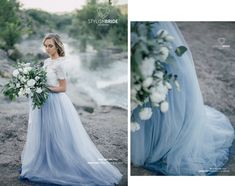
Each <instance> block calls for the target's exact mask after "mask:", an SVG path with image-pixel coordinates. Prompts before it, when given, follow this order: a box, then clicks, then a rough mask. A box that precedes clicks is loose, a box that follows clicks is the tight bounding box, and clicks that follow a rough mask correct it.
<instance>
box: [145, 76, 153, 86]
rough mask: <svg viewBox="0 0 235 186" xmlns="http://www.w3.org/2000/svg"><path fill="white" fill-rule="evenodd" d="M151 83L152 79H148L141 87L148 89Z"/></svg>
mask: <svg viewBox="0 0 235 186" xmlns="http://www.w3.org/2000/svg"><path fill="white" fill-rule="evenodd" d="M152 83H153V78H152V77H148V78H147V79H145V80H144V82H143V87H144V88H148V87H149V86H150V85H152Z"/></svg>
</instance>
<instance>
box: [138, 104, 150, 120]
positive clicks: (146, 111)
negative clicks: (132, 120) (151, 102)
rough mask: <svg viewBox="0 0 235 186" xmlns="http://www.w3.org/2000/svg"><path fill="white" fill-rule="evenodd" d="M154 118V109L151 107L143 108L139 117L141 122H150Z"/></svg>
mask: <svg viewBox="0 0 235 186" xmlns="http://www.w3.org/2000/svg"><path fill="white" fill-rule="evenodd" d="M151 116H152V109H151V108H150V107H145V108H142V109H141V110H140V112H139V117H140V119H141V120H148V119H150V118H151Z"/></svg>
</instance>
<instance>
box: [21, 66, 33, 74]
mask: <svg viewBox="0 0 235 186" xmlns="http://www.w3.org/2000/svg"><path fill="white" fill-rule="evenodd" d="M30 70H32V68H31V67H25V68H24V69H23V72H24V74H27V73H28V72H29V71H30Z"/></svg>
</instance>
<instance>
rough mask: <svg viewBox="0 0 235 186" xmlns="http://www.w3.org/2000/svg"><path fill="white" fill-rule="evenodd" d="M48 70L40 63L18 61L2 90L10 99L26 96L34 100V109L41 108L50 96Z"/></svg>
mask: <svg viewBox="0 0 235 186" xmlns="http://www.w3.org/2000/svg"><path fill="white" fill-rule="evenodd" d="M46 78H47V77H46V71H45V70H44V69H43V68H42V67H41V66H39V65H34V66H32V65H31V64H30V63H17V65H16V69H15V70H14V71H13V73H12V78H11V79H10V80H9V82H8V83H7V84H6V85H4V87H3V89H2V92H3V94H4V95H5V96H7V97H8V98H9V99H10V100H15V99H16V98H17V97H19V96H25V97H27V98H30V99H31V100H32V105H33V109H35V108H36V107H37V108H41V106H42V105H43V104H44V103H45V101H46V100H47V98H48V93H49V89H48V88H47V80H46Z"/></svg>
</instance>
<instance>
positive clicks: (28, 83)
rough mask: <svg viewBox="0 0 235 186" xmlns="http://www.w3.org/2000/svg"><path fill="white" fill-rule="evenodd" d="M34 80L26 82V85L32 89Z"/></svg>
mask: <svg viewBox="0 0 235 186" xmlns="http://www.w3.org/2000/svg"><path fill="white" fill-rule="evenodd" d="M35 83H36V82H35V80H34V79H30V80H29V81H28V82H27V85H28V86H29V87H32V86H34V85H35Z"/></svg>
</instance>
